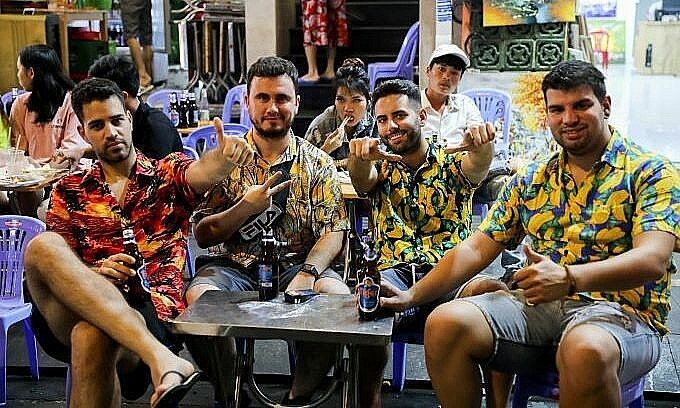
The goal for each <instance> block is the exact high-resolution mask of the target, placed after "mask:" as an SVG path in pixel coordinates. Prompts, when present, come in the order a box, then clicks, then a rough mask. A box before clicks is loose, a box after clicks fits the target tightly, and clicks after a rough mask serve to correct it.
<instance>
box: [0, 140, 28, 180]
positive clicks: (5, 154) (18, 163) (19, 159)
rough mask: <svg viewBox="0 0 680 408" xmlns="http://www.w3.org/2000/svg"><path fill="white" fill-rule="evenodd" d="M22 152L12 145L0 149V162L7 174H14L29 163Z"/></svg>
mask: <svg viewBox="0 0 680 408" xmlns="http://www.w3.org/2000/svg"><path fill="white" fill-rule="evenodd" d="M24 153H25V152H24V151H23V150H20V149H16V148H13V147H11V148H9V149H2V150H0V163H2V165H3V166H4V167H5V170H6V172H7V174H8V175H10V176H16V175H18V174H20V173H21V172H22V170H24V169H25V168H26V167H27V166H28V165H29V163H28V158H27V157H26V155H25V154H24Z"/></svg>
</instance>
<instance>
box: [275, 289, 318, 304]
mask: <svg viewBox="0 0 680 408" xmlns="http://www.w3.org/2000/svg"><path fill="white" fill-rule="evenodd" d="M318 294H319V292H315V291H314V290H313V289H302V290H287V291H286V292H284V294H283V298H284V300H285V301H286V302H288V303H293V304H297V303H305V302H306V301H308V300H309V299H311V298H313V297H314V296H316V295H318Z"/></svg>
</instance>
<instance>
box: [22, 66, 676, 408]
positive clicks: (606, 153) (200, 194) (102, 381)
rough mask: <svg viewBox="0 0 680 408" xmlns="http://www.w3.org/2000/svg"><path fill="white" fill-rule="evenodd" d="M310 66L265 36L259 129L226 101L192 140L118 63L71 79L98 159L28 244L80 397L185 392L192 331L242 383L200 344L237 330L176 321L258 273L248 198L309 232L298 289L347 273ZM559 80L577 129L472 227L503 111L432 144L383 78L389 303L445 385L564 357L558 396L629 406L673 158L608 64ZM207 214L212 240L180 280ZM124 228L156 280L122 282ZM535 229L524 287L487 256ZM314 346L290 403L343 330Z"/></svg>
mask: <svg viewBox="0 0 680 408" xmlns="http://www.w3.org/2000/svg"><path fill="white" fill-rule="evenodd" d="M468 64H469V60H468ZM465 67H466V64H464V65H463V67H456V66H450V65H447V64H446V63H444V62H441V63H440V62H435V63H431V66H430V68H429V69H428V72H429V70H430V69H431V70H432V71H433V72H437V73H439V75H440V78H439V81H440V82H441V81H444V82H446V81H453V82H454V83H455V84H457V83H458V81H459V80H460V76H461V75H462V71H463V70H464V68H465ZM442 77H443V78H444V79H441V78H442ZM429 79H430V81H432V77H429ZM297 81H298V72H297V69H296V68H295V66H294V65H293V64H292V63H290V62H289V61H287V60H285V59H282V58H278V57H263V58H260V59H259V60H258V61H257V62H255V63H254V64H253V65H252V66H251V67H250V68H249V70H248V74H247V97H246V105H247V108H248V113H249V115H250V118H251V120H252V122H253V127H252V129H251V130H250V131H249V132H248V133H246V134H245V136H244V137H235V136H224V135H223V132H222V124H221V122H220V121H219V119H215V123H214V125H215V130H216V133H217V137H218V142H219V145H218V147H217V148H215V149H212V150H209V151H207V152H205V153H204V154H203V155H202V157H201V158H200V159H199V160H197V161H193V162H192V161H191V160H190V159H188V158H187V157H185V156H184V155H182V154H181V153H171V154H169V155H168V156H166V157H164V158H162V159H159V160H155V159H150V158H147V157H146V156H145V155H144V154H142V153H140V151H138V150H136V149H135V146H134V144H133V141H132V136H131V134H132V130H133V119H132V114H131V113H130V111H129V110H126V104H125V99H124V95H123V93H122V92H121V90H120V89H119V88H118V86H116V85H115V83H113V82H111V81H110V80H107V79H102V78H96V77H95V78H91V79H87V80H85V81H82V82H81V83H79V84H78V85H77V86H76V88H75V89H74V90H73V92H72V97H71V100H72V104H73V109H74V111H75V112H76V114H77V116H78V119H79V120H80V123H81V126H80V127H79V128H78V131H79V132H80V134H81V135H82V136H83V138H84V139H85V140H86V141H87V142H89V143H90V144H91V145H92V148H93V150H94V152H95V154H96V156H97V158H98V161H97V162H96V164H95V166H94V167H93V168H92V169H89V170H87V171H81V172H75V173H72V174H70V175H68V176H66V177H64V178H63V179H61V180H60V181H59V182H58V183H57V184H56V185H55V187H54V189H53V191H52V194H51V200H50V205H49V210H48V213H47V225H48V229H49V232H46V233H44V234H42V235H40V236H38V237H37V238H35V239H34V240H33V241H32V242H31V243H30V245H29V248H28V249H27V252H26V258H25V265H26V278H27V286H28V291H29V293H30V298H31V301H32V302H33V303H34V305H35V309H34V314H33V316H32V321H33V324H34V329H35V331H36V335H37V337H38V339H39V341H40V343H41V345H42V346H43V348H44V349H45V350H46V351H47V352H48V353H49V354H51V355H53V356H55V357H57V358H59V359H61V360H62V361H66V362H69V363H70V364H71V370H72V384H71V403H72V404H73V406H95V407H105V406H120V401H121V395H122V396H124V397H126V398H139V397H140V396H141V395H143V393H144V392H145V391H146V388H147V387H148V385H149V384H150V383H152V384H153V386H154V393H153V395H152V397H151V405H152V406H153V407H172V406H175V404H176V403H177V402H178V401H179V400H180V399H181V398H182V397H183V396H184V395H185V394H186V392H187V391H188V389H189V387H191V385H193V383H195V382H196V381H197V379H198V377H199V375H198V373H199V372H198V371H197V370H196V369H195V368H194V366H193V365H192V364H191V363H190V362H188V361H187V360H185V359H182V358H180V357H179V356H178V355H177V354H176V353H177V352H178V351H179V350H180V349H181V347H182V342H183V341H186V343H187V345H188V347H189V349H190V351H191V352H192V355H193V357H194V359H195V361H196V362H197V364H198V365H199V367H200V368H201V369H203V371H205V373H206V374H207V376H208V378H209V379H211V380H212V381H213V382H214V385H215V387H216V388H218V387H225V386H228V385H227V384H219V383H215V381H214V379H215V367H213V366H212V364H213V363H214V362H211V360H210V359H209V358H208V356H206V355H205V350H207V349H210V347H207V346H208V345H206V342H207V341H213V342H217V344H215V345H209V346H217V347H219V348H221V351H222V352H221V353H220V355H222V356H224V362H223V363H224V364H227V365H229V366H232V367H233V358H234V346H233V339H225V340H223V341H220V340H214V339H213V340H205V339H200V338H188V339H179V338H177V336H175V335H174V334H173V333H172V332H171V330H170V328H169V324H168V323H167V320H168V319H170V318H173V317H175V316H177V315H178V314H179V313H181V312H182V311H183V310H184V309H185V308H186V306H187V304H191V303H193V302H195V301H196V300H197V299H198V298H199V297H200V295H201V294H202V293H204V292H205V291H208V290H225V291H244V290H253V289H255V287H256V284H257V271H256V267H255V265H254V264H255V262H254V261H255V260H256V259H257V257H258V255H259V247H258V240H257V239H253V236H258V235H259V234H261V233H262V231H257V230H254V229H255V228H256V224H257V223H253V222H252V220H253V219H254V218H256V217H257V216H258V215H259V214H261V213H262V212H264V211H266V210H267V209H269V208H270V207H271V206H274V207H278V211H277V213H278V214H279V215H278V216H277V217H276V218H275V219H274V220H273V221H272V222H271V227H272V228H273V229H274V231H275V234H276V235H277V236H278V237H279V238H280V239H285V240H286V241H287V242H288V243H289V248H288V250H289V252H291V253H293V254H295V255H293V256H290V257H287V258H286V259H282V265H281V271H282V273H281V278H280V279H281V283H280V285H281V286H280V287H281V289H282V290H283V289H314V290H316V291H318V292H323V293H332V294H347V293H350V289H349V288H348V287H347V285H346V284H345V283H344V282H343V281H342V278H341V277H340V275H339V274H338V273H337V272H336V271H334V270H333V269H331V265H332V263H333V260H334V259H335V258H336V257H337V256H338V255H339V254H340V252H341V248H342V245H343V236H344V231H346V230H347V228H348V222H347V216H346V212H345V208H344V204H343V201H342V197H341V193H340V184H339V182H338V178H337V173H336V169H335V166H334V164H333V161H332V159H331V158H330V157H329V156H328V155H327V154H325V153H324V152H323V151H321V150H320V149H318V148H316V147H314V146H313V145H311V144H310V143H309V142H307V141H305V140H304V139H302V138H300V137H297V136H295V135H293V134H292V132H291V125H292V123H293V120H294V118H295V115H296V113H297V111H298V108H299V106H300V102H301V101H300V97H299V94H298V89H297ZM445 85H446V83H445ZM438 86H439V85H438ZM448 86H449V87H451V86H450V84H449V85H448ZM442 88H445V87H441V86H440V87H439V89H440V90H441V89H442ZM428 89H429V88H428ZM425 92H427V91H425ZM453 92H455V87H453V89H452V90H451V93H453ZM543 93H544V97H545V103H546V110H547V113H548V124H549V126H550V129H551V131H552V133H553V135H554V137H555V140H556V141H557V142H558V143H559V144H560V145H561V146H562V150H561V151H560V152H559V153H557V154H555V155H554V156H552V157H547V158H546V159H545V160H541V161H537V162H536V163H532V164H530V165H529V166H528V167H527V168H525V169H521V170H520V171H518V172H517V174H515V175H514V176H513V177H512V178H511V179H510V181H509V182H508V183H507V184H506V185H505V187H504V188H503V189H502V191H501V193H500V197H499V199H498V200H497V201H496V202H495V204H494V205H493V206H492V208H491V210H490V212H489V216H488V217H487V218H486V219H485V220H483V222H482V224H481V225H480V227H479V228H478V230H477V231H474V232H473V231H471V226H470V217H471V196H472V193H473V192H474V190H475V188H476V187H477V186H478V185H479V184H480V183H481V182H482V180H484V178H485V177H486V175H487V172H488V169H489V165H490V163H491V160H492V157H493V147H492V145H493V143H492V142H493V140H494V138H495V129H494V128H493V126H492V125H491V124H490V123H477V124H470V125H469V126H467V128H466V130H465V133H464V139H463V142H462V143H461V144H459V145H456V146H448V147H445V148H443V147H438V146H436V145H434V144H429V143H428V141H427V140H426V138H425V134H424V132H423V131H422V127H423V126H424V124H425V123H426V121H427V116H428V113H427V112H428V110H427V109H423V108H422V106H421V92H420V90H419V89H418V87H417V86H416V85H415V84H414V83H412V82H410V81H406V80H391V81H386V82H384V83H382V84H381V85H379V86H378V87H377V88H376V90H375V92H374V93H373V95H372V107H373V114H374V117H375V122H376V126H377V129H378V133H379V136H380V138H379V139H373V138H359V139H354V140H351V141H350V145H349V147H350V156H349V161H348V168H349V172H350V177H351V179H352V182H353V184H354V186H355V188H356V190H357V191H358V192H359V193H361V194H365V195H366V196H367V197H368V198H369V199H370V200H371V203H372V209H373V219H374V224H375V229H376V234H375V236H376V243H377V250H378V252H379V254H380V263H379V265H380V269H381V270H382V273H383V277H384V279H383V285H382V291H381V296H383V297H382V298H381V303H380V304H381V306H382V307H383V308H385V309H388V310H395V311H403V312H404V313H403V316H405V318H404V319H403V320H404V322H405V323H407V322H408V323H410V322H412V321H416V322H419V324H420V327H421V328H423V329H424V331H425V352H426V362H427V367H428V372H429V374H430V376H431V379H432V384H433V386H434V389H435V391H436V393H437V397H438V398H439V400H440V401H441V403H442V406H445V407H453V406H456V407H460V406H479V405H480V399H481V391H480V388H481V385H480V384H481V378H480V374H479V366H480V365H481V366H482V367H483V368H485V369H486V371H489V372H491V373H498V374H499V375H498V376H495V377H494V376H493V375H492V376H491V378H492V380H491V383H492V385H494V386H498V388H499V389H500V391H499V392H498V398H497V400H495V401H491V402H492V403H496V404H502V403H503V401H502V400H503V399H504V398H506V397H507V392H503V391H504V390H505V389H506V388H507V377H505V376H504V375H503V374H502V373H515V372H521V371H522V370H523V369H526V368H527V366H537V367H539V368H544V367H550V366H554V365H556V367H557V370H558V371H559V373H560V387H561V403H562V404H564V405H565V406H573V405H576V404H580V405H584V406H617V405H618V404H620V396H619V388H620V385H621V384H625V383H627V382H629V381H631V380H633V379H635V378H637V377H639V376H641V375H644V374H645V373H646V372H648V371H650V370H651V369H652V368H653V367H654V365H655V364H656V361H657V360H658V358H659V349H660V336H661V335H663V334H664V333H665V332H666V331H667V330H666V328H665V327H664V321H665V319H666V316H667V313H668V310H669V290H670V277H669V273H670V269H671V263H670V262H669V260H670V258H671V254H672V252H673V251H674V250H676V251H677V250H678V249H680V179H679V177H678V173H677V170H675V169H674V167H673V166H672V165H671V164H669V162H668V161H667V160H665V159H664V158H662V157H660V156H658V155H654V154H651V153H649V152H647V151H645V150H644V149H642V148H640V147H639V146H637V145H636V144H634V143H632V142H631V141H630V140H629V139H627V138H625V137H624V136H622V135H621V134H620V133H619V132H618V131H617V130H616V129H615V128H613V127H612V126H610V125H609V124H608V117H609V115H610V112H611V100H610V97H609V96H608V95H607V94H606V89H605V84H604V76H603V75H602V74H601V73H600V72H599V71H598V70H597V69H596V68H595V67H593V66H592V65H591V64H589V63H585V62H580V61H567V62H562V63H560V64H558V65H557V66H556V67H555V68H554V69H553V70H552V71H551V72H550V73H548V75H547V76H546V77H545V79H544V81H543ZM453 101H455V98H454V97H450V98H449V97H447V98H444V99H443V101H442V102H440V104H439V105H440V107H439V109H437V110H438V111H439V113H440V114H442V112H444V110H446V109H449V110H451V111H453V110H455V109H458V108H459V106H453V107H451V106H448V108H447V104H448V103H453ZM430 109H433V107H430ZM190 218H191V221H192V222H193V223H194V225H195V227H194V233H195V237H196V240H197V241H198V243H199V245H201V246H202V247H211V252H212V253H213V254H214V256H213V257H211V258H210V260H209V261H208V262H207V263H204V264H203V265H202V266H201V267H200V268H199V269H198V271H197V274H196V276H195V278H193V280H192V281H191V282H190V283H189V285H188V287H186V288H185V287H184V286H183V281H182V270H183V268H184V264H185V258H186V240H187V233H188V228H189V224H190ZM123 229H132V230H133V231H134V235H135V240H136V242H137V244H138V246H139V250H140V252H141V254H142V256H143V257H144V259H145V261H146V264H147V266H146V273H147V276H148V279H149V281H150V285H151V296H150V299H149V300H146V301H143V302H128V301H127V298H126V297H124V295H123V293H122V292H121V290H120V288H121V287H122V286H124V285H125V283H126V281H127V280H128V279H129V278H130V277H132V276H134V274H135V271H134V270H133V269H131V265H132V264H133V263H134V259H131V257H130V256H128V255H126V254H124V253H123V236H122V231H123ZM525 237H529V238H530V241H531V243H530V246H528V247H527V248H525V250H524V251H525V253H526V256H527V259H528V264H527V265H526V266H525V267H524V268H522V269H520V270H519V271H518V272H516V273H515V274H514V276H513V277H512V282H510V283H511V284H510V285H509V286H510V288H508V287H507V286H505V285H504V284H503V283H501V282H498V281H495V280H492V279H490V278H480V277H479V276H477V274H478V273H479V272H480V271H482V270H483V269H484V268H485V267H486V266H487V265H489V264H490V263H491V262H492V261H493V260H494V259H495V258H496V257H497V256H498V255H499V254H500V253H501V251H502V250H503V249H504V248H513V247H515V246H517V245H518V244H519V243H520V242H521V241H522V240H523V239H524V238H525ZM483 292H485V293H483ZM480 293H482V294H480ZM473 295H474V296H473ZM454 299H455V300H454ZM297 347H298V352H297V356H298V360H297V364H296V366H297V369H296V372H295V373H294V377H293V382H292V386H291V388H290V390H289V392H288V393H287V394H286V395H285V397H284V400H283V401H282V403H283V404H286V405H293V406H295V405H305V404H307V403H308V402H309V401H310V398H311V396H312V394H313V393H314V391H315V389H316V388H317V386H318V385H319V383H320V382H321V380H322V379H323V377H324V376H325V374H326V373H327V372H328V369H329V367H330V365H331V363H332V358H333V356H334V355H335V350H334V349H333V347H329V346H327V345H322V344H310V343H302V344H298V345H297ZM361 353H362V356H361V357H360V361H361V365H360V367H359V371H360V376H361V377H362V381H361V386H360V390H359V393H360V401H361V406H362V407H377V406H381V404H382V402H381V395H380V386H381V380H382V373H383V369H384V366H385V363H386V359H387V350H386V349H380V350H375V349H366V350H361ZM537 355H539V356H540V357H541V358H540V359H539V362H538V363H537V362H536V356H537ZM528 362H531V364H528ZM539 363H540V364H539ZM494 378H496V380H494ZM216 395H223V394H222V393H216ZM222 403H228V402H227V401H222Z"/></svg>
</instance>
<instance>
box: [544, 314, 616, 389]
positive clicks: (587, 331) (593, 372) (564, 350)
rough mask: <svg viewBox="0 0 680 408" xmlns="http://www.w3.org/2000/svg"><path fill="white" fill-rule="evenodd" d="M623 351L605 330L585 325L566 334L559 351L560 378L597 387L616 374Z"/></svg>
mask: <svg viewBox="0 0 680 408" xmlns="http://www.w3.org/2000/svg"><path fill="white" fill-rule="evenodd" d="M619 360H620V350H619V347H618V343H617V342H616V340H615V339H614V337H613V336H612V335H611V334H609V332H607V331H606V330H604V329H602V328H600V327H597V326H594V325H588V324H583V325H580V326H576V327H574V328H572V329H571V330H570V331H569V332H568V333H566V334H565V335H564V337H563V339H562V341H561V342H560V345H559V347H558V349H557V368H558V370H559V372H560V378H562V380H564V381H569V382H570V383H574V384H580V383H583V384H584V385H588V386H592V387H598V386H599V384H600V381H605V379H606V376H607V375H608V374H617V373H618V367H619Z"/></svg>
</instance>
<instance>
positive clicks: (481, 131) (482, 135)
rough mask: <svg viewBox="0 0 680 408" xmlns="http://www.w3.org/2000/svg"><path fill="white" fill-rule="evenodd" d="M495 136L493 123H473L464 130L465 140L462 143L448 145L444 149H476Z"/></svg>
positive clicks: (454, 150) (449, 150)
mask: <svg viewBox="0 0 680 408" xmlns="http://www.w3.org/2000/svg"><path fill="white" fill-rule="evenodd" d="M495 137H496V130H495V129H494V127H493V125H492V124H491V123H489V122H486V123H485V124H482V125H471V126H468V128H467V129H466V130H465V131H464V132H463V141H462V142H461V143H460V144H458V145H448V146H446V147H445V148H444V151H445V152H446V153H455V152H460V151H475V150H477V149H479V148H480V147H481V146H484V145H486V144H487V143H491V142H492V141H493V140H494V138H495Z"/></svg>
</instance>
